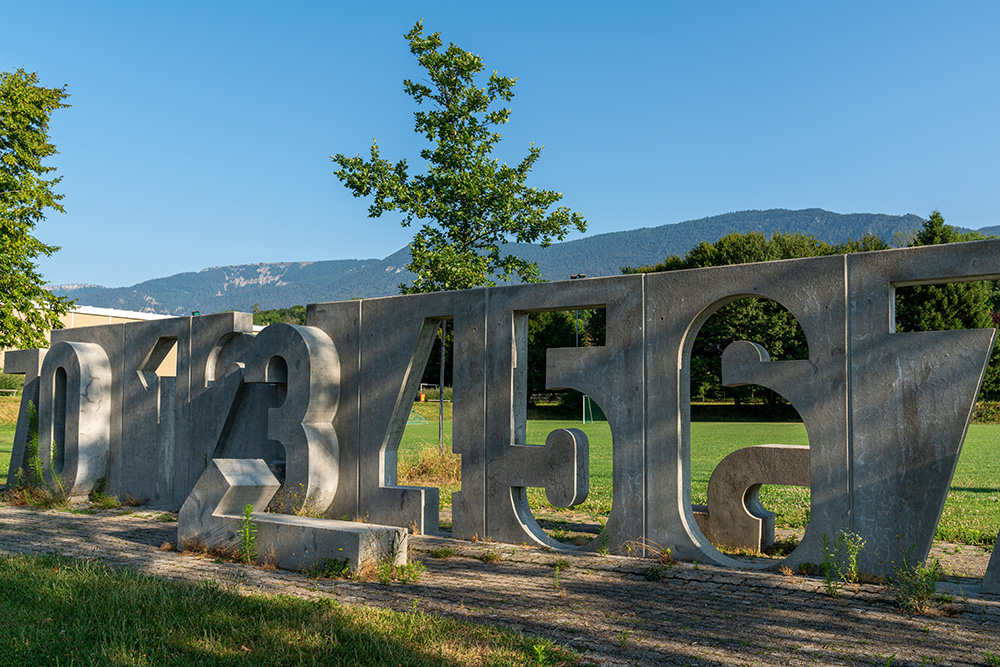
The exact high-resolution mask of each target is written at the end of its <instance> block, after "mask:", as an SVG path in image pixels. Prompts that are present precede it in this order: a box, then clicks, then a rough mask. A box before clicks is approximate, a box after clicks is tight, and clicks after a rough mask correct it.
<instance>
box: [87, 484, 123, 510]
mask: <svg viewBox="0 0 1000 667" xmlns="http://www.w3.org/2000/svg"><path fill="white" fill-rule="evenodd" d="M103 486H104V485H103V484H102V485H100V486H99V487H98V489H97V490H95V491H94V492H93V493H91V494H90V502H91V503H93V504H94V505H96V506H97V507H98V509H102V510H113V509H118V508H119V507H121V506H122V503H121V501H120V500H118V497H117V496H109V495H107V494H106V493H104V490H103Z"/></svg>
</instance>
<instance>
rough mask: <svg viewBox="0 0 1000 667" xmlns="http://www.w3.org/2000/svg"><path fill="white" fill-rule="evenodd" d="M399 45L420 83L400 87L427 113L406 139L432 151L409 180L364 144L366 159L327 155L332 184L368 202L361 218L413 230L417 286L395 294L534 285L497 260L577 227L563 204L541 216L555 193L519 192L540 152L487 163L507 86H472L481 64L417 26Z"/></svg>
mask: <svg viewBox="0 0 1000 667" xmlns="http://www.w3.org/2000/svg"><path fill="white" fill-rule="evenodd" d="M405 37H406V39H407V40H408V41H409V43H410V52H411V53H412V54H413V55H414V56H416V58H417V62H418V63H419V64H420V66H421V67H422V68H423V69H424V70H425V71H426V76H427V81H428V83H429V85H425V84H423V83H417V82H414V81H411V80H409V79H407V80H405V81H404V82H403V88H404V90H405V91H406V93H407V94H408V95H410V96H411V97H412V98H413V99H414V101H415V102H416V103H417V105H423V104H424V103H425V102H428V103H430V105H431V109H430V110H426V111H424V110H421V111H417V112H416V113H415V114H414V118H415V125H414V131H415V132H416V133H417V134H419V135H422V136H423V137H425V138H426V139H427V140H428V141H429V142H430V143H431V144H432V146H431V147H430V148H425V149H423V150H422V151H421V152H420V157H421V158H422V159H423V160H425V161H426V162H427V172H426V173H424V174H420V175H416V176H411V175H410V174H409V167H408V165H407V163H406V160H405V159H401V160H399V161H398V162H390V161H388V160H384V159H383V158H382V157H381V156H380V154H379V147H378V144H377V143H375V142H374V141H373V142H372V147H371V154H370V159H368V160H366V159H364V158H362V157H361V156H360V155H357V156H355V157H347V156H345V155H341V154H338V155H335V156H332V159H333V161H334V162H335V163H336V164H337V165H338V166H339V169H338V170H337V172H336V175H337V178H339V179H340V180H341V181H343V183H344V185H345V186H346V187H347V188H348V189H349V190H350V191H351V192H352V193H353V194H354V196H355V197H368V196H374V202H373V203H372V204H371V206H370V207H369V209H368V215H369V217H371V218H378V217H380V216H381V215H382V214H383V213H386V212H389V211H398V212H400V213H403V214H405V217H404V218H403V220H402V224H403V226H404V227H408V226H410V225H411V224H412V223H413V221H414V220H418V221H419V222H420V224H421V227H420V230H419V231H417V233H416V234H415V236H414V237H413V242H412V243H411V244H410V257H411V259H410V263H409V264H408V265H407V268H408V269H409V270H410V271H412V272H413V273H415V274H416V275H417V278H416V280H415V281H414V283H413V284H412V285H400V291H402V292H403V293H412V292H433V291H439V290H451V289H467V288H470V287H476V286H484V285H494V284H495V282H494V281H495V279H497V278H499V279H502V280H510V279H512V278H513V277H515V276H516V277H517V279H519V280H521V281H524V282H534V281H537V280H538V279H539V275H538V267H537V265H536V264H535V263H534V262H529V261H526V260H523V259H521V258H519V257H516V256H514V255H509V254H504V253H503V252H502V247H503V246H504V245H505V244H506V243H509V242H512V241H516V242H519V243H536V242H538V243H540V244H541V245H542V246H543V247H545V246H548V245H549V244H551V243H552V241H553V240H561V239H563V238H565V236H566V234H567V233H568V231H569V229H570V228H571V227H575V228H576V229H578V230H580V231H581V232H582V231H585V230H586V221H585V220H584V219H583V217H582V216H581V215H580V214H579V213H574V212H572V211H570V210H569V209H568V208H567V207H564V206H560V207H557V208H555V209H553V210H550V208H551V207H552V206H553V205H554V204H556V203H557V202H558V201H559V200H560V199H561V198H562V195H561V194H560V193H557V192H553V191H551V190H540V189H537V188H533V187H528V186H527V184H526V181H527V178H528V174H529V173H530V172H531V169H532V167H533V166H534V164H535V162H537V161H538V159H539V157H540V156H541V152H542V149H541V148H537V147H535V145H534V144H532V145H531V147H530V148H529V150H528V154H527V156H525V157H524V159H523V160H521V162H520V163H519V164H518V165H517V166H514V167H510V166H508V165H507V164H500V163H499V162H498V160H496V159H495V158H493V157H492V153H493V150H494V148H495V147H496V145H497V143H498V142H499V141H500V138H501V135H500V133H499V132H496V131H495V130H496V128H498V127H499V126H500V125H503V124H504V123H506V122H507V120H508V119H509V118H510V109H508V108H505V107H503V106H498V105H497V103H498V102H510V101H511V99H513V97H514V84H515V82H516V81H517V79H512V78H508V77H504V76H500V75H499V74H497V73H496V72H493V74H492V75H490V77H489V79H488V81H487V83H486V85H485V86H483V87H480V86H479V85H477V83H476V77H477V75H478V74H480V73H481V72H482V71H483V70H484V65H483V60H482V58H481V57H479V56H477V55H475V54H473V53H470V52H468V51H464V50H463V49H461V48H459V47H458V46H456V45H455V44H450V45H449V46H448V48H447V49H444V48H443V43H442V41H441V34H440V33H434V34H432V35H426V36H425V35H424V28H423V24H422V23H421V22H419V21H418V22H417V24H416V25H415V26H414V27H413V29H412V30H410V31H409V32H408V33H406V35H405Z"/></svg>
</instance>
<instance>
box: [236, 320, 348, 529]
mask: <svg viewBox="0 0 1000 667" xmlns="http://www.w3.org/2000/svg"><path fill="white" fill-rule="evenodd" d="M245 363H246V368H245V370H244V377H243V381H244V382H245V383H247V384H254V383H267V384H277V385H279V386H280V385H284V387H285V389H284V400H283V401H282V402H281V405H280V406H279V407H274V408H271V409H270V410H268V421H267V436H268V437H269V438H271V439H272V440H277V441H278V442H280V443H281V444H282V446H283V447H284V449H285V483H284V487H285V491H286V492H288V493H292V494H295V493H301V498H302V506H305V507H308V508H309V509H310V510H312V511H315V512H319V513H323V512H326V510H327V508H329V507H330V505H331V504H332V503H333V498H334V496H335V494H336V492H337V479H338V476H339V471H340V444H339V442H338V440H337V434H336V433H335V432H334V430H333V418H334V415H335V414H336V412H337V404H338V402H339V400H340V360H339V358H338V356H337V348H336V347H335V346H334V344H333V341H332V340H330V337H329V336H327V335H326V334H325V333H324V332H323V331H322V330H320V329H317V328H315V327H304V326H298V325H294V324H272V325H271V326H269V327H267V328H265V329H264V330H263V331H261V332H260V333H259V334H257V336H256V338H255V339H254V341H253V343H252V344H251V345H250V349H249V350H248V351H247V354H246V357H245Z"/></svg>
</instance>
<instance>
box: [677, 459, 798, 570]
mask: <svg viewBox="0 0 1000 667" xmlns="http://www.w3.org/2000/svg"><path fill="white" fill-rule="evenodd" d="M762 484H779V485H786V486H809V448H808V447H803V446H799V445H757V446H754V447H744V448H742V449H737V450H736V451H735V452H733V453H732V454H730V455H729V456H727V457H726V458H724V459H722V461H720V462H719V465H718V466H716V468H715V470H714V471H712V476H711V477H710V478H709V480H708V506H707V507H706V508H705V510H706V511H704V512H699V511H698V510H697V509H696V510H695V519H696V520H697V521H698V527H699V528H700V529H701V532H702V533H704V534H705V537H707V538H708V539H709V540H710V541H711V542H712V543H713V544H716V545H724V546H727V547H736V548H742V549H753V550H755V551H764V550H765V549H767V548H768V547H770V546H771V545H772V544H774V512H770V511H768V510H767V509H766V508H765V507H764V506H763V505H762V504H761V502H760V497H759V495H758V494H759V493H760V487H761V485H762Z"/></svg>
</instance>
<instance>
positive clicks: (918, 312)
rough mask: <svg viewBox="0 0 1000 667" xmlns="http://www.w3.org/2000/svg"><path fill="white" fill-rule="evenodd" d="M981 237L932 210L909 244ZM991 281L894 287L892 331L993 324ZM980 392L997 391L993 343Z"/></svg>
mask: <svg viewBox="0 0 1000 667" xmlns="http://www.w3.org/2000/svg"><path fill="white" fill-rule="evenodd" d="M982 238H985V237H984V236H983V235H982V234H979V233H978V232H970V233H964V234H963V233H961V232H959V231H958V230H957V229H955V228H954V227H952V226H951V225H948V224H945V221H944V216H942V215H941V213H940V212H939V211H932V212H931V214H930V217H928V218H927V221H926V222H925V223H924V226H923V227H922V228H921V229H920V231H919V232H917V234H916V236H914V238H913V240H912V241H911V242H910V247H916V246H924V245H937V244H939V243H955V242H959V241H975V240H978V239H982ZM995 288H996V284H995V283H990V282H983V281H978V282H966V283H947V284H942V285H916V286H913V287H904V288H899V289H897V290H896V331H943V330H949V329H988V328H992V327H995V326H996V323H995V322H994V318H993V312H994V309H995V308H994V303H993V297H994V290H995ZM982 390H983V392H984V393H991V394H993V393H997V392H1000V347H997V346H994V348H993V354H992V356H991V358H990V363H989V366H988V367H987V369H986V378H985V379H984V380H983V389H982Z"/></svg>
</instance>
